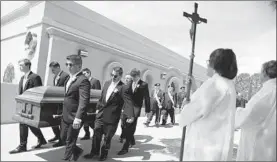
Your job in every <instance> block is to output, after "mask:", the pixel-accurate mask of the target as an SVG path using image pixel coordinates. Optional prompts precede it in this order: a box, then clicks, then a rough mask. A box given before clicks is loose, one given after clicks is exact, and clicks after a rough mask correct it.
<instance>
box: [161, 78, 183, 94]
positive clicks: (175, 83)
mask: <svg viewBox="0 0 277 162" xmlns="http://www.w3.org/2000/svg"><path fill="white" fill-rule="evenodd" d="M181 83H182V82H181V80H180V79H179V78H177V77H174V76H173V77H170V78H169V79H168V80H167V82H166V85H165V91H167V87H168V85H173V87H174V90H175V92H177V93H178V92H179V90H180V86H182V84H181Z"/></svg>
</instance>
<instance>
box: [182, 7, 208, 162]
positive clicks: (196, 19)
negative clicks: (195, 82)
mask: <svg viewBox="0 0 277 162" xmlns="http://www.w3.org/2000/svg"><path fill="white" fill-rule="evenodd" d="M197 9H198V4H197V3H194V13H192V14H189V13H186V12H184V13H183V16H185V17H187V18H188V19H189V20H190V21H191V23H192V28H191V29H190V38H191V39H192V48H191V55H190V66H189V73H188V76H189V77H190V78H191V77H192V69H193V59H194V48H195V35H196V26H197V24H200V23H201V22H204V23H207V19H204V18H201V17H200V16H199V14H198V13H197ZM190 89H191V79H189V81H188V83H187V97H186V102H189V101H190ZM185 137H186V127H183V134H182V140H181V150H180V159H179V160H180V161H183V153H184V143H185Z"/></svg>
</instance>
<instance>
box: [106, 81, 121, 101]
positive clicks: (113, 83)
mask: <svg viewBox="0 0 277 162" xmlns="http://www.w3.org/2000/svg"><path fill="white" fill-rule="evenodd" d="M118 83H119V81H118V82H116V83H115V82H111V84H110V86H109V88H108V90H107V94H106V102H107V101H108V100H109V98H110V96H111V94H112V93H113V91H114V89H115V87H116V86H117V84H118Z"/></svg>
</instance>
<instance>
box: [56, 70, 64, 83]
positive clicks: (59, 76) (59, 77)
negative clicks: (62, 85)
mask: <svg viewBox="0 0 277 162" xmlns="http://www.w3.org/2000/svg"><path fill="white" fill-rule="evenodd" d="M62 73H63V71H61V73H60V74H59V75H57V76H56V77H58V80H57V84H56V85H55V79H56V77H55V79H54V85H55V86H57V85H59V82H60V80H61V75H62Z"/></svg>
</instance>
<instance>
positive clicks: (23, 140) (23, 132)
mask: <svg viewBox="0 0 277 162" xmlns="http://www.w3.org/2000/svg"><path fill="white" fill-rule="evenodd" d="M28 128H30V130H31V131H32V132H33V134H34V135H35V136H36V137H37V138H38V140H39V141H45V138H44V136H43V134H42V132H41V130H40V129H39V128H35V127H32V126H28V125H26V124H21V123H20V124H19V132H20V146H22V147H26V145H27V139H28V134H29V130H28Z"/></svg>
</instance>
